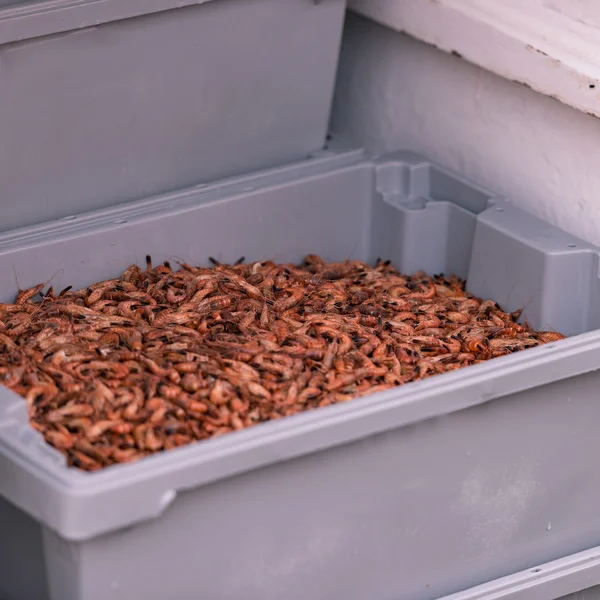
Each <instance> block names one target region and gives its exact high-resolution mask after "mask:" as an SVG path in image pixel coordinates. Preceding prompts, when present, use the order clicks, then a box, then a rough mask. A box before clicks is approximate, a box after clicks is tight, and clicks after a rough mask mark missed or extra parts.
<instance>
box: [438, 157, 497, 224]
mask: <svg viewBox="0 0 600 600" xmlns="http://www.w3.org/2000/svg"><path fill="white" fill-rule="evenodd" d="M428 171H429V173H428V174H429V197H430V198H431V199H432V200H437V201H440V202H452V203H453V204H456V205H457V206H460V207H462V208H464V209H465V210H467V211H469V212H471V213H474V214H478V213H480V212H482V211H484V210H485V209H486V208H488V206H489V203H490V199H491V197H492V195H491V193H490V192H488V191H487V190H485V189H483V188H480V187H478V186H476V185H475V184H473V183H472V182H469V181H466V180H465V179H462V178H461V177H459V176H457V175H454V174H451V173H448V172H446V171H445V170H443V169H441V168H439V167H436V166H430V167H429V169H428Z"/></svg>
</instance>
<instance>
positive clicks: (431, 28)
mask: <svg viewBox="0 0 600 600" xmlns="http://www.w3.org/2000/svg"><path fill="white" fill-rule="evenodd" d="M569 1H570V0H569ZM590 1H591V2H595V0H579V2H578V5H581V4H584V5H585V3H586V2H590ZM561 2H563V3H564V0H402V1H400V2H399V1H397V0H349V7H350V9H351V10H353V11H354V12H356V13H358V14H360V15H363V16H365V17H368V18H370V19H372V20H374V21H376V22H378V23H381V24H382V25H386V26H387V27H390V28H392V29H395V30H397V31H400V32H403V33H407V34H409V35H411V36H413V37H415V38H417V39H420V40H422V41H424V42H427V43H429V44H432V45H434V46H436V47H438V48H439V49H440V50H444V51H446V52H449V53H452V54H455V55H458V56H460V57H462V58H464V59H465V60H467V61H469V62H471V63H473V64H475V65H478V66H480V67H482V68H484V69H486V70H488V71H491V72H493V73H496V74H498V75H500V76H502V77H505V78H507V79H510V80H513V81H516V82H519V83H522V84H523V85H526V86H528V87H531V88H532V89H534V90H536V91H538V92H541V93H542V94H545V95H547V96H550V97H552V98H556V99H557V100H559V101H561V102H563V103H565V104H567V105H570V106H572V107H574V108H577V109H579V110H581V111H583V112H586V113H588V114H592V115H594V116H596V117H600V26H599V25H595V24H594V22H593V21H592V22H590V21H589V19H586V18H581V17H580V16H579V15H578V14H576V13H575V12H573V11H571V10H570V9H569V8H567V9H566V10H567V11H568V12H569V13H570V14H565V13H564V12H560V5H561ZM557 6H559V9H557V8H556V7H557ZM571 6H573V5H571Z"/></svg>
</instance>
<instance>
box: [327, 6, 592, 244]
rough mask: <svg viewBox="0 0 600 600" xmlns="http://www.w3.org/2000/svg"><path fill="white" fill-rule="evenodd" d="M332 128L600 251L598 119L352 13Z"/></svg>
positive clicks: (347, 29)
mask: <svg viewBox="0 0 600 600" xmlns="http://www.w3.org/2000/svg"><path fill="white" fill-rule="evenodd" d="M332 128H333V130H334V131H341V132H345V133H350V134H352V135H354V136H355V137H356V138H357V139H358V141H360V142H361V143H362V144H364V145H365V146H366V147H367V148H369V149H371V150H374V151H377V152H380V151H386V150H393V149H397V148H409V149H412V150H415V151H418V152H421V153H422V154H425V155H426V156H428V157H430V158H431V159H432V160H434V161H436V162H439V163H440V164H442V165H444V166H446V167H449V168H451V169H453V170H455V171H457V172H459V173H461V174H463V175H466V176H468V177H470V178H472V179H473V180H475V181H477V182H479V183H481V184H483V185H485V186H487V187H489V188H491V189H493V190H495V191H498V192H499V193H501V194H504V195H506V196H508V197H510V198H511V199H513V201H515V202H516V203H518V204H520V205H521V206H522V207H523V208H525V209H526V210H529V211H530V212H532V213H534V214H536V215H537V216H539V217H541V218H543V219H545V220H547V221H549V222H551V223H553V224H555V225H559V226H560V227H562V228H564V229H566V230H567V231H570V232H571V233H574V234H575V235H578V236H580V237H583V238H584V239H587V240H588V241H591V242H593V243H596V244H600V119H598V118H596V117H593V116H590V115H587V114H584V113H582V112H579V111H577V110H576V109H573V108H569V107H567V106H566V105H564V104H561V103H560V102H558V101H556V100H553V99H551V98H549V97H546V96H543V95H541V94H538V93H536V92H533V91H532V90H530V89H528V88H526V87H525V86H523V85H521V84H517V83H513V82H510V81H507V80H505V79H502V78H500V77H498V76H495V75H492V74H490V73H489V72H486V71H484V70H482V69H480V68H478V67H475V66H473V65H471V64H469V63H467V62H465V61H464V60H462V59H460V58H457V57H455V56H451V55H448V54H446V53H444V52H441V51H439V50H437V49H435V48H434V47H432V46H428V45H426V44H424V43H422V42H418V41H416V40H414V39H412V38H410V37H408V36H406V35H403V34H400V33H397V32H394V31H392V30H390V29H387V28H385V27H383V26H381V25H376V24H375V23H372V22H371V21H368V20H366V19H363V18H361V17H357V16H354V15H349V16H348V17H347V22H346V31H345V37H344V44H343V49H342V56H341V62H340V70H339V75H338V87H337V91H336V98H335V102H334V109H333V117H332Z"/></svg>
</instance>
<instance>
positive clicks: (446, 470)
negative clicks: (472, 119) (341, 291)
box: [0, 149, 600, 600]
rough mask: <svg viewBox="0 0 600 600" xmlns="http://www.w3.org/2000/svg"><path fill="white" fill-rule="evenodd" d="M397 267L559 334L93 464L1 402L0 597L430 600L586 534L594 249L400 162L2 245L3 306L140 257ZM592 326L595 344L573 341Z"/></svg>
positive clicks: (204, 194)
mask: <svg viewBox="0 0 600 600" xmlns="http://www.w3.org/2000/svg"><path fill="white" fill-rule="evenodd" d="M309 252H315V253H318V254H320V255H322V256H323V257H324V258H326V259H330V260H334V259H344V258H348V257H351V258H360V259H364V260H368V261H373V260H374V259H375V258H376V257H378V256H381V257H388V258H390V259H392V260H393V262H394V264H395V265H396V266H397V267H398V268H399V269H400V270H402V271H405V272H411V271H415V270H417V269H424V270H426V271H428V272H430V273H439V272H446V273H449V272H455V273H457V274H458V275H460V276H463V277H467V278H468V287H469V289H470V290H471V291H472V292H474V293H475V294H478V295H480V296H483V297H485V298H492V299H494V300H496V301H497V302H499V303H500V304H501V305H502V306H503V307H504V308H505V309H507V310H511V311H512V310H515V309H518V308H521V307H524V308H525V313H526V317H527V318H528V319H529V320H530V322H531V323H532V324H533V325H534V326H536V327H538V328H554V329H556V330H558V331H561V332H563V333H565V334H568V335H571V336H573V337H571V338H569V339H567V340H563V341H561V342H558V343H554V344H549V345H547V346H543V347H540V348H535V349H531V350H526V351H524V352H521V353H517V354H514V355H510V356H506V357H502V358H496V359H494V360H492V361H490V362H488V363H485V364H480V365H476V366H471V367H468V368H466V369H464V370H460V371H455V372H451V373H446V374H443V375H438V376H435V377H432V378H430V379H428V380H425V381H420V382H415V383H411V384H408V385H405V386H402V387H400V388H397V389H394V390H390V391H387V392H382V393H378V394H374V395H372V396H370V397H367V398H363V399H360V400H356V401H353V402H349V403H346V404H345V405H338V406H332V407H327V408H323V409H319V410H315V411H313V412H310V413H306V414H302V415H296V416H293V417H291V418H287V419H282V420H280V421H277V422H271V423H267V424H263V425H259V426H256V427H254V428H252V429H249V430H246V431H241V432H236V433H233V434H230V435H226V436H223V437H220V438H218V439H214V440H209V441H206V442H200V443H197V444H195V445H192V446H188V447H185V448H180V449H177V450H173V451H170V452H167V453H164V454H162V455H157V456H153V457H151V458H148V459H146V460H144V461H141V462H139V463H137V464H134V465H124V466H117V467H112V468H109V469H107V470H105V471H102V472H98V473H93V474H89V473H82V472H79V471H77V470H72V469H67V468H66V467H65V465H64V462H63V459H62V455H60V454H58V453H57V452H56V451H54V450H53V449H51V448H50V447H49V446H47V445H46V444H45V443H44V442H43V441H42V439H41V437H40V436H39V434H37V433H36V432H34V431H33V430H32V429H31V428H30V427H29V425H28V422H27V416H26V408H25V402H24V401H23V400H22V399H21V398H19V397H17V396H15V395H13V394H12V393H11V392H9V391H8V390H6V389H2V390H1V391H0V496H1V498H0V532H1V535H0V598H2V599H3V600H45V599H50V600H105V599H106V598H111V599H112V600H131V599H132V598H144V600H165V599H166V598H174V599H176V600H197V599H198V598H208V599H210V600H239V599H241V598H243V599H244V600H281V599H282V598H285V599H286V600H305V599H307V598H310V599H311V600H334V599H335V600H337V599H342V598H343V599H344V600H400V599H402V600H429V599H434V598H438V597H440V596H443V595H444V594H450V593H454V592H457V591H460V590H465V589H467V588H469V587H472V586H474V585H477V584H480V583H484V582H486V581H490V580H492V579H495V578H498V577H502V576H505V575H508V574H512V573H515V572H518V571H520V570H522V569H526V568H529V567H531V566H535V565H538V564H541V563H543V562H545V561H549V560H553V559H556V558H560V557H562V556H565V555H568V554H570V553H574V552H578V551H582V550H584V549H587V548H591V547H593V546H595V545H597V544H598V541H599V540H600V503H599V502H598V498H599V497H600V470H598V469H594V468H590V465H593V464H594V463H593V461H595V460H596V457H597V456H598V455H599V454H600V438H599V437H598V422H599V421H600V402H599V394H600V392H599V390H600V373H599V372H598V371H597V369H598V366H599V365H600V333H599V332H598V331H594V330H595V329H597V328H599V327H600V303H599V302H598V299H599V293H600V281H599V278H598V260H599V250H598V248H596V247H594V246H591V245H589V244H586V243H585V242H583V241H581V240H579V239H577V238H574V237H572V236H570V235H568V234H566V233H564V232H562V231H560V230H558V229H556V228H554V227H551V226H550V225H547V224H545V223H543V222H541V221H539V220H537V219H535V218H534V217H532V216H530V215H529V214H527V213H525V212H523V211H522V210H520V209H519V208H517V207H515V206H513V205H511V204H510V203H509V202H507V201H505V200H504V199H502V198H498V197H495V196H494V195H493V194H491V193H490V192H488V191H486V190H484V189H482V188H479V187H478V186H476V185H473V184H471V183H469V182H467V181H465V180H463V179H461V178H459V177H455V176H453V175H452V174H450V173H448V172H447V171H445V170H444V169H442V168H439V167H436V166H434V165H431V164H430V163H429V162H427V161H426V160H425V159H423V158H420V157H418V156H415V155H412V154H409V153H397V154H393V155H389V156H385V157H382V158H369V157H367V156H365V155H364V154H363V152H362V151H360V150H343V149H339V150H331V151H330V152H327V153H324V154H321V155H319V156H316V157H314V158H312V159H309V160H306V161H302V162H300V163H297V164H294V165H289V166H286V167H282V168H278V169H274V170H271V171H265V172H259V173H255V174H253V175H252V176H248V177H240V178H236V179H233V180H230V181H224V182H220V183H216V184H212V185H209V186H206V187H195V188H190V189H187V190H183V191H179V192H176V193H171V194H167V195H164V196H160V197H154V198H151V199H148V200H145V201H139V202H136V203H131V204H128V205H126V206H118V207H112V208H109V209H105V210H102V211H96V212H92V213H87V214H80V215H78V216H76V217H74V218H72V219H68V220H59V221H54V222H48V223H44V224H40V225H35V226H31V227H28V228H22V229H19V230H13V231H10V232H7V233H4V234H2V235H1V236H0V290H1V296H2V297H1V298H0V300H12V299H13V298H14V295H15V293H16V284H15V280H14V273H16V274H17V277H18V280H19V283H20V285H21V287H26V286H29V285H33V284H35V283H38V282H40V281H45V280H48V279H49V278H52V277H53V279H52V283H53V284H54V286H55V288H56V289H61V287H62V286H66V285H73V286H76V287H77V286H84V285H87V284H90V283H92V282H94V281H97V280H100V279H103V278H108V277H113V276H115V275H117V274H118V273H120V272H121V270H122V269H124V268H125V267H127V266H128V265H129V264H130V263H132V262H138V263H139V264H142V263H143V261H144V256H145V255H146V254H151V255H152V257H153V259H154V260H155V261H159V260H160V261H162V260H165V259H169V260H172V261H174V260H184V261H187V262H189V263H202V264H206V263H207V257H208V256H209V255H212V256H215V257H216V258H218V259H220V260H222V261H233V260H235V259H237V258H238V257H239V256H242V255H244V256H246V257H247V259H248V260H260V259H274V260H277V261H299V260H300V259H301V258H302V257H303V256H304V255H305V254H306V253H309ZM586 332H588V333H586Z"/></svg>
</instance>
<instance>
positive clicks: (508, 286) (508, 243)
mask: <svg viewBox="0 0 600 600" xmlns="http://www.w3.org/2000/svg"><path fill="white" fill-rule="evenodd" d="M599 288H600V280H599V279H598V249H597V248H595V247H594V246H591V245H589V244H586V243H585V242H583V241H582V240H579V239H578V238H575V237H573V236H570V235H568V234H566V233H564V232H562V231H560V230H559V229H557V228H555V227H551V226H550V225H548V224H546V223H543V222H542V221H539V220H538V219H536V218H534V217H533V216H531V215H529V214H527V213H525V212H523V211H521V210H519V209H518V208H516V207H514V206H511V205H510V204H508V203H506V202H498V203H497V205H496V206H494V207H493V208H490V209H488V210H487V211H485V212H484V213H481V214H480V215H479V216H478V221H477V226H476V229H475V237H474V243H473V249H472V255H471V264H470V267H469V275H468V289H469V291H471V292H473V293H474V294H476V295H479V296H482V297H485V298H491V299H494V300H495V301H496V302H498V303H499V304H500V305H501V306H502V308H504V309H505V310H508V311H515V310H520V309H523V317H524V318H525V319H527V320H528V321H529V322H530V323H531V324H532V325H533V326H534V327H535V328H538V329H554V330H556V331H560V332H561V333H563V334H565V335H575V334H578V333H583V332H585V331H588V330H591V329H593V328H594V327H595V326H596V324H597V323H598V320H599V312H600V308H599V307H598V306H597V305H596V303H595V302H593V300H594V299H595V298H597V297H598V295H599V294H600V290H599Z"/></svg>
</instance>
